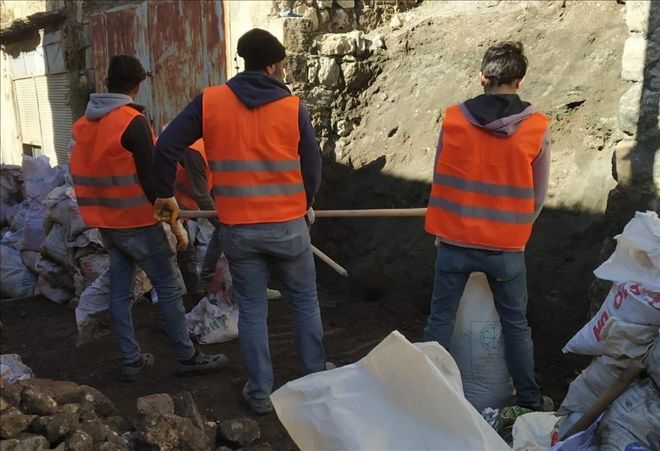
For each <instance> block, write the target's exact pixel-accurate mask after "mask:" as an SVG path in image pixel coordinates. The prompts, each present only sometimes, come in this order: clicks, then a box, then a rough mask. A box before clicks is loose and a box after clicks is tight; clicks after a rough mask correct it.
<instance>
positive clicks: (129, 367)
mask: <svg viewBox="0 0 660 451" xmlns="http://www.w3.org/2000/svg"><path fill="white" fill-rule="evenodd" d="M155 361H156V358H155V357H154V356H153V354H149V353H144V354H142V356H141V357H140V360H138V361H136V362H133V363H125V364H124V366H123V367H122V369H121V381H122V382H133V381H134V380H135V379H137V377H138V376H139V374H140V373H141V372H142V370H143V369H144V368H145V367H148V366H153V365H154V362H155Z"/></svg>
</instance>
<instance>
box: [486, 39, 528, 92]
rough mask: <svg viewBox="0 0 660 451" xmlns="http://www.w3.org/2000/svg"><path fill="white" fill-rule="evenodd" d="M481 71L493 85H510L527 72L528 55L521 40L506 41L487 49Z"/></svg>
mask: <svg viewBox="0 0 660 451" xmlns="http://www.w3.org/2000/svg"><path fill="white" fill-rule="evenodd" d="M481 73H482V74H483V76H484V77H486V78H487V79H488V80H490V82H491V84H492V85H493V86H498V85H502V84H504V85H508V84H511V83H513V82H514V81H515V80H520V79H522V78H523V77H525V74H526V73H527V57H526V56H525V52H524V49H523V45H522V43H521V42H514V41H504V42H500V43H497V44H495V45H493V46H491V47H489V48H488V50H486V54H485V55H484V59H483V60H482V61H481Z"/></svg>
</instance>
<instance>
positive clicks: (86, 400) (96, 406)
mask: <svg viewBox="0 0 660 451" xmlns="http://www.w3.org/2000/svg"><path fill="white" fill-rule="evenodd" d="M80 390H81V394H82V397H81V401H80V408H81V409H82V410H83V411H93V412H94V413H95V414H96V415H97V416H99V417H101V418H107V417H112V416H116V415H119V411H118V410H117V407H115V405H114V404H113V402H112V401H110V400H109V399H108V397H107V396H105V395H104V394H103V393H101V392H100V391H98V390H97V389H95V388H93V387H88V386H87V385H81V386H80Z"/></svg>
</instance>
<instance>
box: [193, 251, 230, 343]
mask: <svg viewBox="0 0 660 451" xmlns="http://www.w3.org/2000/svg"><path fill="white" fill-rule="evenodd" d="M186 324H187V325H188V330H189V331H190V334H191V335H192V336H194V337H195V338H196V339H197V341H198V342H199V343H200V344H211V343H225V342H227V341H231V340H235V339H236V338H238V305H236V304H235V303H232V301H231V277H230V275H229V266H228V264H227V259H226V257H225V256H224V255H222V256H221V257H220V259H219V260H218V264H217V265H216V271H215V276H214V277H213V281H212V282H211V293H209V295H208V296H206V297H205V298H203V299H202V300H201V301H200V302H199V303H198V304H197V305H196V306H195V307H194V308H193V309H192V310H191V311H190V312H189V313H187V314H186Z"/></svg>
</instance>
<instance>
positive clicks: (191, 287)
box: [176, 221, 206, 307]
mask: <svg viewBox="0 0 660 451" xmlns="http://www.w3.org/2000/svg"><path fill="white" fill-rule="evenodd" d="M183 227H184V229H185V230H186V233H187V234H188V247H187V248H186V249H184V250H182V251H177V253H176V262H177V265H178V266H179V271H181V277H182V278H183V283H184V284H185V285H186V291H187V292H188V297H190V300H191V301H192V307H194V306H195V305H197V303H198V302H199V301H200V300H201V299H202V298H203V297H204V295H205V294H206V293H205V292H204V290H202V282H201V280H200V277H199V274H198V273H197V254H196V253H195V237H193V236H190V228H189V227H188V221H185V222H184V223H183Z"/></svg>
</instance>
